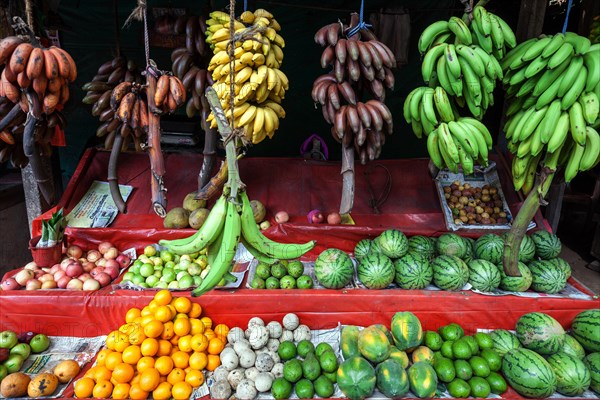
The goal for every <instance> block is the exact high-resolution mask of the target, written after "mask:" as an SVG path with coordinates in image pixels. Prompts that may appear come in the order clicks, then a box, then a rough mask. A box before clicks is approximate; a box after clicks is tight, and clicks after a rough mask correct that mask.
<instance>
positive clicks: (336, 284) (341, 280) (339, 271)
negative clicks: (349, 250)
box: [315, 249, 354, 289]
mask: <svg viewBox="0 0 600 400" xmlns="http://www.w3.org/2000/svg"><path fill="white" fill-rule="evenodd" d="M353 275H354V265H353V264H352V260H351V259H350V257H349V256H348V254H346V253H344V252H343V251H341V250H339V249H327V250H325V251H323V252H322V253H321V254H319V256H318V257H317V259H316V260H315V276H316V277H317V280H318V281H319V282H320V283H321V285H323V286H325V287H326V288H329V289H341V288H343V287H344V286H346V285H347V284H349V283H350V281H352V276H353Z"/></svg>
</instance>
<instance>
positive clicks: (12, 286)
mask: <svg viewBox="0 0 600 400" xmlns="http://www.w3.org/2000/svg"><path fill="white" fill-rule="evenodd" d="M0 287H1V288H2V290H18V289H20V288H21V285H19V283H18V282H17V281H16V280H15V278H7V279H5V280H3V281H2V283H0Z"/></svg>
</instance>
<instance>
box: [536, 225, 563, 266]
mask: <svg viewBox="0 0 600 400" xmlns="http://www.w3.org/2000/svg"><path fill="white" fill-rule="evenodd" d="M531 239H532V240H533V243H535V255H536V256H538V257H539V258H541V259H543V260H549V259H551V258H555V257H558V255H559V254H560V251H561V249H562V245H561V243H560V239H559V238H558V236H556V235H555V234H553V233H550V232H548V231H537V232H534V233H532V234H531Z"/></svg>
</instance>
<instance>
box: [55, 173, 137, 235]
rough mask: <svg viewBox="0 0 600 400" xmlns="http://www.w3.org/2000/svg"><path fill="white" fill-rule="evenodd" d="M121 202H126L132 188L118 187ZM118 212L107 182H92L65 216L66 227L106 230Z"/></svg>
mask: <svg viewBox="0 0 600 400" xmlns="http://www.w3.org/2000/svg"><path fill="white" fill-rule="evenodd" d="M119 190H120V192H121V196H123V200H124V201H127V198H129V195H130V194H131V191H132V190H133V187H132V186H127V185H119ZM118 212H119V210H118V209H117V206H116V205H115V202H114V201H113V199H112V197H111V195H110V189H109V187H108V182H100V181H94V182H93V183H92V184H91V185H90V188H89V189H88V191H87V193H86V194H85V195H84V196H83V197H82V198H81V200H79V203H77V205H76V206H75V208H73V210H71V212H70V213H69V215H67V225H68V226H71V227H73V228H106V227H107V226H109V225H110V224H111V223H112V222H113V220H114V219H115V217H116V216H117V214H118Z"/></svg>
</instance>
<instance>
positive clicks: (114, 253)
mask: <svg viewBox="0 0 600 400" xmlns="http://www.w3.org/2000/svg"><path fill="white" fill-rule="evenodd" d="M118 256H119V250H117V248H116V247H111V248H110V249H108V250H106V253H104V258H106V259H107V260H114V259H115V258H117V257H118Z"/></svg>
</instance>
